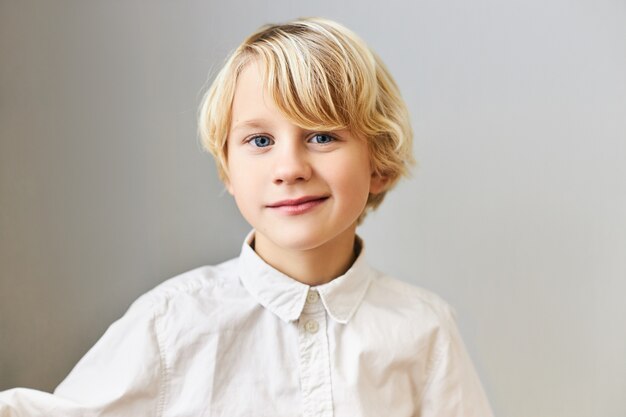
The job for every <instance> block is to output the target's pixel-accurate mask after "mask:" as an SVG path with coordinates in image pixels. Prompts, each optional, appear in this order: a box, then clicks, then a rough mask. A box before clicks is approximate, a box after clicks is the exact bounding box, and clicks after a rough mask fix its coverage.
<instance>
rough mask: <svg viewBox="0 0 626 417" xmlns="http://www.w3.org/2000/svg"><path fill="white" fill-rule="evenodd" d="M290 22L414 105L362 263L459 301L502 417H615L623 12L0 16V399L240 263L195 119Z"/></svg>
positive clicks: (567, 6) (69, 11) (105, 4)
mask: <svg viewBox="0 0 626 417" xmlns="http://www.w3.org/2000/svg"><path fill="white" fill-rule="evenodd" d="M307 15H321V16H326V17H329V18H333V19H336V20H338V21H339V22H342V23H344V24H345V25H347V26H348V27H350V28H352V29H353V30H354V31H356V32H357V33H358V34H360V35H361V36H362V37H363V38H364V39H365V40H366V41H367V42H369V44H370V45H371V46H372V47H373V48H374V49H375V50H376V51H378V53H379V54H380V55H381V56H382V58H383V59H384V60H385V62H386V63H387V65H388V66H389V68H390V70H391V71H392V73H393V74H394V75H395V77H396V79H397V81H398V83H399V84H400V86H401V89H402V91H403V94H404V97H405V98H406V100H407V102H408V104H409V106H410V109H411V113H412V119H413V123H414V127H415V133H416V138H415V148H416V150H415V153H416V157H417V159H418V160H419V161H420V167H419V169H417V170H416V171H415V174H414V176H413V178H412V179H411V180H410V181H406V182H404V183H402V184H401V185H400V186H399V187H398V189H397V190H395V191H394V192H392V193H391V194H390V195H389V196H388V199H387V201H386V202H385V204H383V206H382V207H381V209H380V210H379V211H378V212H377V213H375V214H374V215H372V216H371V217H370V218H368V220H367V221H366V224H365V225H364V227H362V228H361V230H360V234H361V235H362V236H364V237H365V239H366V243H367V247H368V252H369V257H370V259H371V261H372V263H373V264H374V265H375V266H377V267H378V268H380V269H383V270H385V271H388V272H389V273H392V274H395V275H396V276H398V277H399V278H401V279H404V280H407V281H410V282H413V283H415V284H418V285H420V286H423V287H426V288H429V289H431V290H434V291H436V292H438V293H439V294H440V295H442V296H443V297H444V298H445V299H447V300H448V301H449V302H450V303H451V304H452V305H453V306H454V307H455V308H456V310H457V312H458V316H459V323H460V326H461V331H462V333H463V336H464V338H465V341H466V344H467V346H468V348H469V350H470V352H471V355H472V357H473V359H474V361H475V363H476V366H477V369H478V372H479V374H480V376H481V379H482V381H483V383H484V385H485V388H486V390H487V393H488V395H489V397H490V400H491V402H492V404H493V407H494V410H495V412H496V414H497V415H499V416H509V417H526V416H532V417H542V416H546V417H548V416H550V417H555V416H563V417H565V416H567V417H578V416H589V417H591V416H594V417H596V416H603V417H607V416H616V417H617V416H620V417H622V416H624V415H626V396H625V394H624V393H626V324H625V322H626V303H625V302H624V294H625V293H626V256H625V252H626V250H625V249H626V216H625V214H624V213H626V164H625V161H626V4H625V2H624V1H618V0H612V1H611V0H593V1H592V0H589V1H582V0H581V1H563V0H554V1H546V0H541V1H540V0H518V1H496V0H492V1H487V0H478V1H466V0H456V1H453V0H442V1H422V0H420V1H415V2H408V1H406V2H398V1H385V2H382V5H381V3H379V2H374V1H331V0H317V1H315V2H304V1H286V0H272V1H265V2H261V1H235V2H231V3H227V2H221V1H220V2H218V1H212V2H210V1H204V2H198V1H196V2H191V1H188V2H175V1H99V2H95V1H73V2H71V1H39V2H33V1H24V0H21V1H17V0H14V1H9V0H2V1H0V59H1V61H0V63H1V65H0V139H1V140H0V266H1V267H0V389H5V388H9V387H13V386H28V387H32V388H39V389H44V390H51V389H53V388H54V387H55V386H56V384H57V383H58V382H60V380H61V379H62V378H63V377H64V376H65V375H66V374H67V373H68V372H69V370H70V369H71V367H72V366H73V365H74V364H75V363H76V361H77V360H78V359H79V358H80V357H81V356H82V355H83V354H84V353H85V352H86V351H87V349H88V348H89V347H90V346H91V345H93V343H94V342H95V341H96V340H97V338H98V337H99V336H100V335H101V334H102V333H103V332H104V331H105V329H106V328H107V326H108V325H109V324H110V323H111V322H112V321H114V320H115V319H116V318H118V317H119V316H121V315H122V314H123V313H124V311H125V309H126V308H127V307H128V305H129V304H130V303H131V302H132V300H134V299H135V298H136V297H137V296H139V295H140V294H141V293H143V292H144V291H146V290H148V289H150V288H152V287H153V286H155V285H156V284H158V283H159V282H160V281H162V280H164V279H167V278H169V277H171V276H174V275H176V274H178V273H181V272H183V271H185V270H188V269H191V268H194V267H196V266H200V265H203V264H212V263H217V262H219V261H222V260H224V259H227V258H230V257H232V256H235V255H236V254H237V253H238V251H239V248H240V245H241V241H242V239H243V237H244V236H245V234H246V232H247V231H248V226H247V225H246V224H245V222H244V221H243V220H242V218H241V217H240V216H239V214H238V212H237V210H236V207H235V205H234V203H233V201H232V199H231V198H230V196H228V194H224V193H223V187H222V186H221V184H220V183H219V181H218V179H217V176H216V174H215V169H214V164H213V161H212V160H211V158H210V157H209V156H208V155H207V154H203V153H202V152H201V150H200V146H199V144H198V142H197V139H196V132H195V129H196V127H195V114H196V107H197V105H198V103H199V101H200V94H201V91H202V88H203V85H204V84H205V82H206V80H207V74H208V73H210V72H214V71H215V70H216V69H217V68H219V66H220V64H221V62H222V61H223V59H224V58H225V56H226V54H227V53H228V51H230V50H231V49H232V48H234V47H235V46H236V45H237V44H238V43H239V42H240V41H241V40H242V39H243V38H244V37H245V36H246V35H248V34H249V33H250V32H252V31H253V30H255V29H256V28H257V27H258V26H260V25H261V24H262V23H265V22H276V21H284V20H286V19H290V18H294V17H298V16H307Z"/></svg>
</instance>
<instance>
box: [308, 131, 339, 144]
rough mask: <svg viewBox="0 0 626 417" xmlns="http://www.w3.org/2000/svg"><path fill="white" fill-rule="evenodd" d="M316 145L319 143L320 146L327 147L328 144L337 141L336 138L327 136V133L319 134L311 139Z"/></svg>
mask: <svg viewBox="0 0 626 417" xmlns="http://www.w3.org/2000/svg"><path fill="white" fill-rule="evenodd" d="M311 140H312V141H313V142H314V143H318V144H320V145H325V144H327V143H331V142H333V141H334V140H335V138H334V137H332V136H330V135H327V134H325V133H318V134H316V135H315V136H313V137H312V138H311Z"/></svg>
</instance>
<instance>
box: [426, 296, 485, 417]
mask: <svg viewBox="0 0 626 417" xmlns="http://www.w3.org/2000/svg"><path fill="white" fill-rule="evenodd" d="M437 344H438V346H437V348H436V350H435V352H436V354H435V357H434V358H433V367H432V370H431V375H430V378H429V380H428V383H427V385H426V387H425V390H424V392H423V394H422V400H421V403H420V404H421V412H420V414H419V417H493V412H492V410H491V407H490V406H489V401H488V400H487V397H486V395H485V392H484V390H483V388H482V385H481V383H480V380H479V378H478V375H477V374H476V370H475V369H474V365H473V364H472V361H471V359H470V357H469V354H468V353H467V350H466V348H465V345H464V343H463V341H462V339H461V336H460V333H459V329H458V326H457V324H456V320H455V316H454V311H453V310H452V308H450V307H446V308H445V311H444V317H443V323H442V328H441V332H440V335H439V340H438V343H437Z"/></svg>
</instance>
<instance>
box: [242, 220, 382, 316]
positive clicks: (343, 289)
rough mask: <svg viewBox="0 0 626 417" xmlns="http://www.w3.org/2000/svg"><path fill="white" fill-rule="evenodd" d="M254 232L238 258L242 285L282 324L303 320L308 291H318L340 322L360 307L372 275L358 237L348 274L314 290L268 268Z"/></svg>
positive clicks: (247, 239)
mask: <svg viewBox="0 0 626 417" xmlns="http://www.w3.org/2000/svg"><path fill="white" fill-rule="evenodd" d="M253 239H254V230H252V231H251V232H250V233H249V234H248V236H247V237H246V239H245V241H244V243H243V245H242V248H241V254H240V256H239V276H240V278H241V282H242V284H243V286H244V287H245V288H246V289H247V290H248V292H250V294H251V295H252V296H253V297H254V298H255V299H256V300H257V302H258V303H259V304H261V305H262V306H263V307H265V308H267V309H268V310H270V311H271V312H272V313H274V314H276V315H277V316H278V317H280V318H281V319H282V320H283V321H285V322H289V321H295V320H297V319H298V318H299V317H300V314H301V313H302V310H303V308H304V303H305V302H306V297H307V294H308V292H309V289H314V290H317V291H318V293H319V295H320V298H321V299H322V303H323V304H324V307H325V308H326V311H327V312H328V314H329V315H330V316H331V317H332V318H333V319H334V320H336V321H338V322H339V323H343V324H345V323H347V322H348V321H349V320H350V318H351V317H352V316H353V315H354V313H355V312H356V310H357V308H358V307H359V305H360V304H361V301H362V300H363V297H364V296H365V292H366V291H367V288H368V287H369V284H370V282H371V280H372V277H373V274H372V269H371V268H370V267H369V265H368V264H367V262H366V260H365V247H364V245H363V240H362V239H361V238H360V237H358V236H357V237H356V239H357V244H358V245H360V247H361V250H360V252H359V255H358V256H357V259H356V260H355V261H354V263H353V264H352V266H351V267H350V269H348V271H346V273H345V274H343V275H341V276H339V277H337V278H335V279H333V280H332V281H330V282H327V283H326V284H322V285H317V286H315V287H311V286H309V285H307V284H303V283H301V282H299V281H296V280H295V279H293V278H291V277H289V276H287V275H285V274H283V273H282V272H280V271H278V270H277V269H275V268H273V267H272V266H270V265H268V264H267V263H266V262H265V261H264V260H263V259H261V257H260V256H259V255H257V253H256V252H255V251H254V249H252V247H251V246H250V243H251V242H252V240H253Z"/></svg>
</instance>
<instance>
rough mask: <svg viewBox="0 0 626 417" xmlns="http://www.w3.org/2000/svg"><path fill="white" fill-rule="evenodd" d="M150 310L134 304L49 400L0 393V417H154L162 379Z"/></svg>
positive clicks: (23, 392) (21, 391) (145, 303)
mask: <svg viewBox="0 0 626 417" xmlns="http://www.w3.org/2000/svg"><path fill="white" fill-rule="evenodd" d="M148 295H149V294H148ZM155 305H156V304H155V303H153V302H152V301H151V300H150V299H149V297H146V296H143V297H141V298H139V299H138V300H137V301H136V302H135V303H134V304H133V305H132V306H131V307H130V308H129V310H128V311H127V312H126V314H125V315H124V316H123V317H122V318H121V319H119V320H118V321H116V322H115V323H113V324H112V325H111V326H110V327H109V328H108V329H107V331H106V332H105V334H104V335H103V336H102V337H101V338H100V340H99V341H98V342H97V343H96V344H95V345H94V346H93V347H92V348H91V350H90V351H89V352H87V354H86V355H85V356H84V357H83V358H82V359H81V360H80V361H79V362H78V364H77V365H76V366H75V367H74V369H73V370H72V371H71V372H70V374H69V375H68V376H67V378H66V379H65V380H64V381H63V382H62V383H61V384H60V385H59V386H58V387H57V388H56V390H55V391H54V394H50V393H45V392H41V391H36V390H31V389H25V388H17V389H11V390H8V391H4V392H0V417H39V416H41V417H43V416H46V417H54V416H63V417H78V416H80V417H90V416H96V415H97V416H102V417H104V416H116V417H140V416H159V415H160V414H161V412H162V410H161V407H162V404H161V398H162V396H163V394H164V392H163V390H164V381H165V378H164V375H163V374H164V366H163V363H162V355H161V346H160V340H159V338H158V335H157V331H156V330H157V329H156V325H157V316H158V312H157V310H156V307H155Z"/></svg>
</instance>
